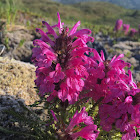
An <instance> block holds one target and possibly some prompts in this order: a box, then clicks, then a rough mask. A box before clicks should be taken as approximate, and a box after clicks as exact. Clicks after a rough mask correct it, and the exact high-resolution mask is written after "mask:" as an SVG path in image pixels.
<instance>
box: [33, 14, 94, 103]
mask: <svg viewBox="0 0 140 140" xmlns="http://www.w3.org/2000/svg"><path fill="white" fill-rule="evenodd" d="M57 16H58V23H57V24H56V25H54V26H50V25H49V24H48V23H47V22H46V21H43V22H42V23H43V25H45V26H46V28H47V30H48V31H47V32H46V33H45V32H44V31H42V30H41V29H38V28H37V29H36V31H37V32H38V33H40V34H41V38H40V39H36V40H34V42H33V44H34V45H35V46H37V47H36V48H34V49H33V55H32V61H33V62H34V63H35V65H36V66H37V67H38V68H37V70H36V75H37V80H36V85H37V86H38V87H39V90H40V91H39V93H40V94H41V95H45V94H47V95H49V96H51V94H53V95H52V96H51V100H52V98H53V97H58V98H59V99H61V100H62V101H63V102H64V101H65V100H68V101H69V103H71V104H72V103H74V102H75V101H77V100H78V96H79V94H80V92H81V91H82V89H83V87H84V85H85V84H84V82H85V80H86V79H87V78H88V72H87V68H86V65H87V63H88V59H89V58H88V57H87V56H86V55H85V53H88V52H90V51H91V49H90V48H88V46H87V45H86V43H87V42H88V41H94V39H93V38H92V37H89V36H88V35H90V34H91V31H90V30H89V29H81V30H79V31H77V28H78V26H79V25H80V21H78V22H77V23H76V24H75V25H74V27H73V28H72V29H71V30H70V32H69V29H68V28H67V27H66V28H64V27H63V24H62V23H61V19H60V15H59V13H57ZM55 27H57V28H58V30H59V34H57V33H56V32H55V30H54V29H53V28H55ZM50 35H52V36H53V37H54V39H50V37H49V36H50ZM74 37H77V39H76V40H75V41H74V42H73V38H74ZM45 68H47V69H49V70H47V71H46V72H45V71H42V72H40V69H45ZM54 91H55V92H54ZM54 93H55V94H54ZM56 93H57V94H56ZM49 100H50V99H49Z"/></svg>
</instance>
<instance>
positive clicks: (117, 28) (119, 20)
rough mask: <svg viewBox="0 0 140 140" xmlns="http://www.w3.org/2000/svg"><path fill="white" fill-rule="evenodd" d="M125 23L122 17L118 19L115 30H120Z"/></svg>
mask: <svg viewBox="0 0 140 140" xmlns="http://www.w3.org/2000/svg"><path fill="white" fill-rule="evenodd" d="M122 25H123V20H122V19H118V20H117V21H116V24H115V27H114V31H119V30H120V29H121V27H122Z"/></svg>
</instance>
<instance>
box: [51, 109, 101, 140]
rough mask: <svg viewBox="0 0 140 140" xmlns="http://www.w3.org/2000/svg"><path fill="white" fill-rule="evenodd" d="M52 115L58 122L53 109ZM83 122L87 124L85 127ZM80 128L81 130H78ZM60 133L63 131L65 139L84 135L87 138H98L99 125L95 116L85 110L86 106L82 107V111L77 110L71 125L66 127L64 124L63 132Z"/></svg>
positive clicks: (87, 139)
mask: <svg viewBox="0 0 140 140" xmlns="http://www.w3.org/2000/svg"><path fill="white" fill-rule="evenodd" d="M52 115H53V118H54V120H55V121H56V122H57V121H58V119H57V118H56V116H55V114H54V112H53V111H52ZM81 123H83V124H84V125H86V126H85V127H84V128H81V126H80V124H81ZM56 127H57V126H56ZM79 129H81V130H80V131H77V130H79ZM76 131H77V132H76ZM59 133H61V135H62V136H63V139H64V140H65V139H66V140H69V139H72V140H76V139H77V138H78V137H82V138H84V139H86V140H96V138H97V137H98V135H99V131H98V130H97V125H95V124H94V122H93V118H92V117H90V116H88V113H87V112H86V111H85V107H83V108H82V110H81V112H80V113H78V110H77V111H76V113H75V114H74V116H73V118H72V119H71V121H70V123H69V125H68V126H67V127H66V125H65V124H64V127H63V130H61V132H59ZM63 133H64V134H63Z"/></svg>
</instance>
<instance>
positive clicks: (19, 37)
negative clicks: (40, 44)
mask: <svg viewBox="0 0 140 140" xmlns="http://www.w3.org/2000/svg"><path fill="white" fill-rule="evenodd" d="M33 39H34V36H33V35H31V33H29V32H28V30H26V29H20V30H16V31H12V32H8V33H7V34H6V35H5V38H4V39H3V44H5V46H6V49H5V51H4V52H3V54H2V56H3V57H9V58H10V59H11V58H14V59H16V60H21V61H24V62H30V58H31V54H32V48H33V44H32V40H33Z"/></svg>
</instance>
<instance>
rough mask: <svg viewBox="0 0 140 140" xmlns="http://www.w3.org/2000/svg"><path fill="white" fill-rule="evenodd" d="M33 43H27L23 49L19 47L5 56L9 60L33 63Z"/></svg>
mask: <svg viewBox="0 0 140 140" xmlns="http://www.w3.org/2000/svg"><path fill="white" fill-rule="evenodd" d="M33 47H34V46H33V42H32V41H27V42H25V43H24V44H23V46H21V47H17V48H16V49H14V50H13V51H12V52H9V53H7V54H5V56H7V57H9V58H14V59H16V60H20V61H24V62H31V55H32V49H33Z"/></svg>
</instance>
